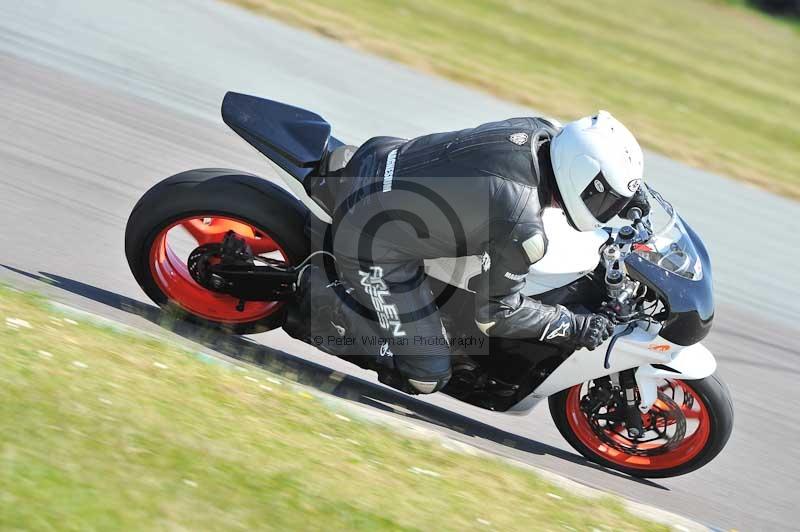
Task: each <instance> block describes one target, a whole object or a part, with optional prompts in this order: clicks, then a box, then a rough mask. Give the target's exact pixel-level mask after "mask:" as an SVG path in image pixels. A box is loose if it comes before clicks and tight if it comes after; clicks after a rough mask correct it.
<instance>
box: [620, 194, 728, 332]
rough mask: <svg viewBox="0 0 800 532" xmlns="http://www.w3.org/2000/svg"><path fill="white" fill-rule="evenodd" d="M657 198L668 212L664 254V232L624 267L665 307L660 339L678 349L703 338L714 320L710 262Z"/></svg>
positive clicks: (687, 228)
mask: <svg viewBox="0 0 800 532" xmlns="http://www.w3.org/2000/svg"><path fill="white" fill-rule="evenodd" d="M656 196H657V200H658V202H659V203H661V204H662V206H664V208H665V209H669V214H670V218H671V220H670V225H669V227H668V229H669V234H672V235H674V236H673V237H672V238H671V239H670V241H669V242H668V244H669V247H668V249H667V250H666V251H664V250H663V248H664V242H663V240H664V239H665V237H664V235H665V232H661V233H658V234H656V235H655V236H654V237H653V240H652V242H651V245H650V246H649V249H648V246H642V251H641V252H637V253H631V254H630V255H628V257H627V258H626V260H625V265H626V267H627V270H628V274H629V275H630V276H631V278H633V279H634V280H636V281H639V282H641V283H643V284H645V285H646V286H648V287H649V288H650V289H652V290H654V291H655V292H656V294H657V295H658V297H659V299H660V300H661V301H662V303H664V306H665V311H666V312H667V317H666V319H665V320H664V322H663V323H664V326H663V329H662V330H661V333H660V336H661V337H663V338H664V339H666V340H668V341H670V342H673V343H675V344H678V345H692V344H695V343H697V342H699V341H701V340H702V339H703V338H705V337H706V335H707V334H708V332H709V331H710V330H711V323H712V321H713V319H714V294H713V282H712V276H711V261H710V260H709V256H708V252H707V250H706V248H705V245H704V244H703V241H702V240H701V239H700V237H699V236H698V235H697V233H695V232H694V230H693V229H692V228H691V227H690V226H689V224H687V223H686V221H685V220H683V218H681V217H680V216H679V215H678V214H677V213H676V212H674V211H672V207H671V206H670V205H669V204H668V203H666V202H665V201H664V200H663V198H661V197H660V196H658V195H657V193H655V195H654V197H656ZM670 250H672V251H670ZM676 257H677V258H679V259H680V260H676Z"/></svg>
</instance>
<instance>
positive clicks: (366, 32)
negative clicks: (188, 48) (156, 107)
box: [229, 0, 800, 197]
mask: <svg viewBox="0 0 800 532" xmlns="http://www.w3.org/2000/svg"><path fill="white" fill-rule="evenodd" d="M229 1H232V2H234V3H236V4H240V5H242V6H245V7H247V8H250V9H253V10H255V11H258V12H261V13H265V14H267V15H269V16H273V17H277V18H279V19H282V20H285V21H288V22H290V23H293V24H296V25H300V26H304V27H308V28H311V29H313V30H316V31H318V32H320V33H324V34H325V35H328V36H330V37H333V38H335V39H339V40H342V41H344V42H346V43H348V44H351V45H353V46H356V47H360V48H364V49H367V50H371V51H374V52H377V53H379V54H382V55H385V56H388V57H390V58H392V59H395V60H398V61H401V62H404V63H408V64H410V65H413V66H415V67H418V68H420V69H422V70H426V71H431V72H435V73H437V74H440V75H443V76H446V77H450V78H452V79H455V80H457V81H462V82H464V83H466V84H469V85H473V86H476V87H479V88H482V89H485V90H487V91H490V92H493V93H495V94H498V95H499V96H501V97H505V98H508V99H511V100H516V101H518V102H521V103H524V104H528V105H530V106H533V107H535V108H537V109H539V110H541V111H543V112H545V113H547V114H550V115H554V116H557V117H559V118H561V119H574V118H577V117H578V116H582V115H586V114H589V113H592V112H594V111H595V110H597V109H599V108H602V109H607V110H609V111H611V112H612V113H613V114H614V115H616V116H617V117H618V118H620V119H621V120H622V121H623V122H624V123H626V125H628V126H629V127H630V129H631V130H632V131H633V132H634V134H635V135H636V136H637V137H638V138H639V139H640V141H641V142H642V143H643V144H644V145H645V146H647V147H650V148H652V149H654V150H657V151H659V152H662V153H664V154H666V155H669V156H672V157H675V158H677V159H680V160H683V161H685V162H688V163H690V164H692V165H695V166H699V167H704V168H707V169H710V170H713V171H716V172H720V173H724V174H728V175H730V176H733V177H736V178H739V179H742V180H745V181H749V182H752V183H756V184H758V185H761V186H764V187H767V188H769V189H772V190H774V191H777V192H780V193H784V194H787V195H791V196H794V197H800V155H799V154H798V152H800V32H797V31H796V29H795V28H793V27H792V26H791V25H788V24H783V23H781V22H779V21H776V20H773V19H772V18H770V17H766V16H762V15H760V14H758V13H755V12H753V11H752V10H749V9H742V8H740V7H737V6H732V5H727V4H725V3H720V2H714V1H700V0H675V1H671V2H663V1H661V0H639V1H636V2H628V1H624V0H599V1H596V2H573V1H570V0H554V1H551V2H534V1H526V0H440V1H437V2H431V1H429V0H229ZM385 97H386V98H387V100H391V97H392V96H391V94H386V95H385ZM499 118H505V117H498V119H499ZM374 133H375V134H376V135H378V134H391V131H390V130H386V131H375V132H374ZM698 185H699V186H702V184H698Z"/></svg>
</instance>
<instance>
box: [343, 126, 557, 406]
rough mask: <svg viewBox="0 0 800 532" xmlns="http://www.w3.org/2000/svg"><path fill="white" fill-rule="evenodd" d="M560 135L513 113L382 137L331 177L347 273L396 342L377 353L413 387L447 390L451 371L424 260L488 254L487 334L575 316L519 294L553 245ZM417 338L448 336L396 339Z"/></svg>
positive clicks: (480, 298) (516, 332) (480, 300)
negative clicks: (554, 163) (554, 142)
mask: <svg viewBox="0 0 800 532" xmlns="http://www.w3.org/2000/svg"><path fill="white" fill-rule="evenodd" d="M555 133H556V130H555V129H554V127H553V125H552V124H551V123H549V122H547V121H546V120H543V119H538V118H513V119H509V120H505V121H501V122H492V123H488V124H483V125H481V126H478V127H476V128H472V129H465V130H461V131H454V132H447V133H437V134H432V135H426V136H422V137H418V138H416V139H413V140H403V139H399V138H393V137H376V138H373V139H370V140H369V141H367V142H366V143H365V144H363V145H362V146H361V147H360V148H359V149H358V150H357V151H356V153H355V154H354V155H353V157H352V159H351V160H350V161H349V163H348V164H347V166H346V167H345V169H344V170H343V172H342V175H341V177H340V178H339V179H338V180H336V181H334V182H333V183H331V184H330V185H329V186H330V187H331V188H332V196H333V197H334V198H335V203H336V205H335V208H334V214H333V219H334V231H333V233H334V246H333V249H334V253H335V255H336V257H337V270H338V272H339V275H340V277H342V278H343V279H344V280H345V281H346V282H347V284H349V285H350V286H351V287H353V290H352V291H351V293H352V295H353V296H355V298H356V299H357V300H358V301H359V302H360V304H361V305H363V307H365V308H366V309H368V310H369V311H370V312H372V311H374V314H372V317H373V319H374V320H375V321H376V322H377V326H376V330H377V331H378V332H379V334H380V335H381V337H382V338H383V339H384V340H386V341H387V342H388V343H386V344H385V345H383V346H382V347H381V351H380V353H379V354H380V355H384V358H385V357H386V356H387V355H388V356H391V358H392V359H393V364H394V366H395V367H396V369H397V370H398V371H399V372H400V373H401V374H402V375H403V376H404V377H405V378H407V379H410V380H411V382H412V383H413V384H414V387H415V388H416V389H417V391H422V392H430V391H434V390H438V389H440V388H441V387H442V386H443V385H444V383H445V382H446V380H447V378H449V374H450V373H449V372H450V358H449V355H450V350H449V349H448V347H447V342H446V340H444V335H443V326H442V323H441V319H440V316H439V313H438V310H437V308H436V305H435V302H434V300H433V296H432V294H431V290H430V287H429V285H428V282H427V280H426V278H425V275H424V273H423V269H422V268H423V262H422V261H423V259H428V258H438V257H464V256H469V255H479V256H482V258H483V260H482V263H483V273H482V274H481V275H480V276H479V278H478V280H477V283H476V284H475V285H473V286H474V287H475V289H476V292H477V303H476V311H475V313H476V315H475V319H476V322H477V324H478V326H479V328H480V329H481V330H482V331H483V332H484V333H485V334H487V335H489V336H501V337H512V338H531V337H535V338H537V339H542V340H546V341H548V340H549V341H558V340H559V339H561V340H565V339H566V336H567V334H566V331H567V330H568V329H569V324H570V323H571V321H570V320H571V317H570V315H569V314H568V313H567V312H566V311H565V310H564V309H562V308H560V307H552V306H548V305H543V304H541V303H539V302H537V301H535V300H533V299H530V298H528V297H525V296H523V295H522V294H521V290H522V288H523V285H524V282H525V281H524V278H525V275H526V273H527V272H528V267H529V266H530V265H531V264H533V263H535V262H536V261H538V260H539V259H540V258H541V257H542V256H543V255H544V253H545V251H546V248H547V236H546V235H545V233H544V228H543V225H542V220H541V212H542V208H543V207H544V206H546V204H547V203H549V200H550V196H551V194H552V186H553V184H552V183H553V177H552V169H551V166H550V157H549V141H550V139H551V138H552V136H553V135H555ZM417 335H421V336H424V337H429V338H431V339H433V340H435V339H436V338H440V339H441V340H442V341H441V342H437V341H425V342H421V344H422V345H416V344H415V342H408V343H405V342H398V341H397V340H398V338H407V339H409V338H411V337H412V336H417ZM375 350H376V351H377V350H378V348H377V347H376V348H375ZM420 383H423V385H421V386H422V387H420ZM424 383H429V384H424Z"/></svg>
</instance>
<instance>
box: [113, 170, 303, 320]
mask: <svg viewBox="0 0 800 532" xmlns="http://www.w3.org/2000/svg"><path fill="white" fill-rule="evenodd" d="M307 213H308V211H307V210H306V208H305V207H304V206H303V205H302V204H301V203H300V202H299V201H298V200H297V199H296V198H294V197H293V196H291V195H290V194H288V193H287V192H285V191H284V190H283V189H281V188H280V187H278V186H276V185H274V184H272V183H270V182H268V181H265V180H263V179H261V178H258V177H256V176H252V175H248V174H242V173H236V172H232V171H226V170H213V169H209V170H191V171H188V172H183V173H181V174H177V175H175V176H172V177H170V178H167V179H165V180H163V181H161V182H160V183H157V184H156V185H155V186H153V187H152V188H151V189H150V190H149V191H148V192H147V193H145V195H144V196H142V198H141V199H140V200H139V202H138V203H137V204H136V206H135V207H134V209H133V212H132V213H131V215H130V218H129V219H128V225H127V227H126V230H125V254H126V256H127V259H128V265H129V266H130V269H131V272H132V273H133V275H134V277H135V278H136V281H137V282H138V283H139V286H141V288H142V290H144V292H145V293H146V294H147V295H148V297H150V299H152V300H153V301H154V302H155V303H156V304H158V305H159V306H160V307H162V308H177V309H178V310H179V312H180V315H181V318H183V319H186V320H188V321H192V322H194V323H197V324H200V325H202V326H206V327H214V328H222V329H224V330H227V331H229V332H232V333H235V334H249V333H256V332H262V331H267V330H270V329H274V328H277V327H280V326H281V325H282V324H283V321H284V319H285V309H284V308H283V304H282V302H276V301H272V302H269V301H268V302H261V301H257V302H247V303H246V304H245V306H244V309H243V310H242V309H241V307H239V301H238V300H237V299H236V298H234V297H232V296H229V295H226V294H221V293H218V292H212V291H210V290H208V289H206V288H204V287H202V286H200V285H199V284H198V283H197V282H195V281H194V279H193V278H192V277H191V275H190V273H189V269H188V267H187V263H186V253H183V254H181V252H180V250H179V249H178V247H179V245H180V244H181V243H183V244H184V247H186V246H189V247H194V246H197V245H201V244H209V243H219V242H221V241H222V239H223V238H224V236H225V234H226V233H227V232H228V231H234V232H235V233H237V235H238V236H239V237H241V238H243V239H245V240H246V241H247V243H248V244H249V245H250V246H251V248H252V249H253V252H254V253H256V254H266V255H269V256H271V257H273V258H276V259H278V260H281V261H282V262H284V263H285V264H286V265H287V266H289V265H296V264H299V263H300V262H301V261H302V260H303V259H304V258H305V257H307V256H308V253H309V250H308V241H307V239H306V237H305V232H304V229H305V222H306V216H307ZM184 231H185V232H184ZM187 234H188V236H189V237H190V238H186V237H187ZM237 307H239V308H237Z"/></svg>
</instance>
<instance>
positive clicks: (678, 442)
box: [549, 375, 733, 478]
mask: <svg viewBox="0 0 800 532" xmlns="http://www.w3.org/2000/svg"><path fill="white" fill-rule="evenodd" d="M667 390H671V393H670V392H667ZM676 390H678V391H676ZM588 393H589V384H588V383H586V384H581V385H576V386H573V387H572V388H568V389H566V390H563V391H561V392H559V393H557V394H555V395H553V396H551V397H550V398H549V403H550V414H551V416H552V418H553V421H554V422H555V424H556V427H557V428H558V430H559V432H560V433H561V435H562V436H563V437H564V439H566V440H567V442H569V444H570V445H571V446H572V447H573V448H574V449H575V450H576V451H578V452H579V453H581V454H582V455H583V456H585V457H586V458H588V459H589V460H591V461H593V462H596V463H598V464H601V465H603V466H606V467H609V468H611V469H616V470H617V471H621V472H623V473H626V474H629V475H632V476H635V477H643V478H665V477H674V476H678V475H684V474H686V473H689V472H691V471H694V470H695V469H698V468H700V467H702V466H704V465H705V464H707V463H708V462H710V461H711V460H712V459H713V458H714V457H715V456H717V455H718V454H719V453H720V451H722V449H723V448H724V447H725V444H726V443H727V442H728V438H730V435H731V431H732V430H733V403H732V401H731V397H730V392H729V391H728V388H727V386H725V384H724V383H723V382H722V381H721V380H720V379H719V377H717V376H716V375H712V376H710V377H706V378H704V379H699V380H686V381H684V380H678V379H672V380H670V381H665V384H664V385H663V387H662V389H661V391H660V392H659V399H658V400H657V401H656V404H654V405H653V408H652V409H651V410H650V412H648V413H647V414H644V415H643V421H645V423H644V425H645V426H646V427H647V426H648V424H650V426H652V427H654V428H653V431H652V433H654V435H658V434H659V431H660V430H662V429H663V431H664V432H663V434H664V436H663V438H662V439H666V440H667V442H666V443H658V442H657V441H656V440H655V439H653V440H651V441H645V442H643V443H642V442H639V441H636V442H635V443H632V442H631V440H630V439H629V438H627V436H626V432H625V430H624V427H623V426H619V425H615V424H613V423H609V422H606V421H596V420H595V418H594V417H593V416H592V415H591V413H590V412H587V408H586V405H587V401H586V398H587V394H588ZM582 405H583V406H582ZM605 414H607V412H606V413H604V414H601V415H605ZM597 417H600V416H597ZM671 427H672V428H671ZM678 436H680V437H678ZM670 438H671V439H670Z"/></svg>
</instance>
